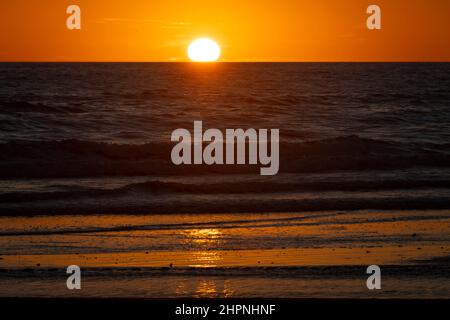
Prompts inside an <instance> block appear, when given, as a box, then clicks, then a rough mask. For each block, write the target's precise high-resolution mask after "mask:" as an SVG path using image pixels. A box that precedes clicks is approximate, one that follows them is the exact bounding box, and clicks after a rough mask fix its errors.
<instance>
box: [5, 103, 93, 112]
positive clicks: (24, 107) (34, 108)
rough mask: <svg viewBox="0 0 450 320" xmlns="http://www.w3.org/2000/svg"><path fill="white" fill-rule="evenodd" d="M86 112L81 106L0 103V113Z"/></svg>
mask: <svg viewBox="0 0 450 320" xmlns="http://www.w3.org/2000/svg"><path fill="white" fill-rule="evenodd" d="M86 111H87V110H86V109H85V108H84V107H83V106H82V105H67V104H64V105H54V106H51V105H48V104H44V103H41V102H39V103H32V102H28V101H3V102H0V113H7V114H10V113H44V114H47V113H48V114H66V113H83V112H86Z"/></svg>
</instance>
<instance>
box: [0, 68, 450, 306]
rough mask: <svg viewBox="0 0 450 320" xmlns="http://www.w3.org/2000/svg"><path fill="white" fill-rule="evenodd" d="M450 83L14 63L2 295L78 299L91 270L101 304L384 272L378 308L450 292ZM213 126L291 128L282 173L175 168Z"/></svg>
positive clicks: (429, 76)
mask: <svg viewBox="0 0 450 320" xmlns="http://www.w3.org/2000/svg"><path fill="white" fill-rule="evenodd" d="M449 88H450V64H449V63H217V64H190V63H1V64H0V226H1V227H0V248H1V249H0V271H3V272H0V283H2V282H3V283H4V284H7V285H5V286H1V285H0V296H11V295H17V296H52V295H56V294H58V295H65V294H68V293H67V292H66V291H64V288H63V286H64V285H65V281H62V282H61V281H59V277H64V276H65V270H63V267H64V266H66V265H69V264H73V263H77V264H79V265H80V266H81V267H83V266H84V267H85V268H86V270H87V271H86V272H87V274H88V277H91V278H90V279H92V281H91V282H88V284H87V286H88V288H90V290H87V291H84V292H83V293H82V294H81V295H83V294H84V295H88V296H105V295H108V296H109V295H111V296H127V297H128V296H132V297H179V296H182V297H197V296H199V297H216V296H227V297H228V296H231V297H248V296H250V297H260V296H264V297H271V296H273V297H338V296H339V297H341V296H348V297H361V296H367V295H368V296H369V297H370V296H371V295H373V294H374V293H372V292H370V291H367V289H365V278H364V277H365V276H366V274H365V267H367V266H368V265H370V264H372V263H373V264H380V265H384V266H386V274H387V275H388V280H387V284H388V286H389V285H390V286H391V287H390V289H389V290H388V291H385V292H381V293H379V294H378V296H382V297H384V296H387V297H418V296H419V297H421V296H422V295H419V293H418V292H420V294H423V295H425V296H426V297H439V296H446V297H450V286H449V285H448V283H450V282H449V281H448V279H449V277H450V264H449V262H448V261H449V260H448V257H449V256H450V246H449V243H450V232H449V231H450V223H449V219H450V90H449ZM200 120H201V121H203V126H204V127H205V128H218V129H221V130H225V129H226V128H242V129H244V130H246V129H248V128H255V129H259V128H267V129H279V130H280V170H279V173H278V174H277V175H274V176H260V175H259V168H260V166H259V165H210V166H208V165H191V166H189V165H181V166H176V165H174V164H173V163H172V162H171V158H170V153H171V149H172V147H173V146H174V143H173V142H171V140H170V137H171V133H172V132H173V130H175V129H178V128H186V129H188V130H191V131H192V130H193V122H194V121H200ZM55 274H56V276H55ZM113 278H114V279H115V278H117V279H118V280H117V281H118V282H117V283H118V285H117V286H115V285H113V284H111V283H110V282H111V281H110V280H111V279H113ZM105 279H106V280H105ZM360 279H362V280H361V281H360ZM130 283H131V284H133V285H132V286H130V285H129V284H130ZM143 283H145V284H146V285H145V287H143V285H142V284H143ZM61 284H62V287H61ZM89 286H90V287H89ZM275 287H277V288H278V289H273V288H275ZM268 288H271V290H269V289H268Z"/></svg>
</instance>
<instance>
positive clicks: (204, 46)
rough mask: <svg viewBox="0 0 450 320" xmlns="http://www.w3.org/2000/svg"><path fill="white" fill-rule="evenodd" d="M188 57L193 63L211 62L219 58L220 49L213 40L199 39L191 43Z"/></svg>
mask: <svg viewBox="0 0 450 320" xmlns="http://www.w3.org/2000/svg"><path fill="white" fill-rule="evenodd" d="M188 57H189V59H191V60H192V61H194V62H213V61H217V59H219V57H220V47H219V45H218V44H217V42H215V41H214V40H211V39H208V38H200V39H197V40H194V41H193V42H191V44H190V45H189V47H188Z"/></svg>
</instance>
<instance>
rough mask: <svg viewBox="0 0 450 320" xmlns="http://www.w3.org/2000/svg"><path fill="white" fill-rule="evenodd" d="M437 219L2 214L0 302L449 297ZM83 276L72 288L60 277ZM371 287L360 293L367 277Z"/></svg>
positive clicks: (356, 214) (431, 214)
mask: <svg viewBox="0 0 450 320" xmlns="http://www.w3.org/2000/svg"><path fill="white" fill-rule="evenodd" d="M449 219H450V215H449V212H448V211H445V210H440V211H423V210H422V211H384V212H383V211H370V210H367V211H348V212H337V211H336V212H314V213H311V212H304V213H271V214H249V215H240V214H210V215H205V214H197V215H136V216H133V215H123V216H120V215H119V216H117V215H113V216H84V217H81V216H53V217H52V216H45V217H27V218H24V217H2V218H0V220H1V221H0V222H1V224H2V233H1V236H0V244H1V247H2V250H3V251H2V252H1V254H2V255H0V271H1V272H0V284H1V285H0V296H3V297H6V296H28V297H48V296H53V297H58V296H78V297H147V298H164V297H294V298H298V297H320V298H324V297H326V298H328V297H334V298H337V297H353V298H359V297H361V298H363V297H366V298H367V297H369V298H370V297H391V298H392V297H395V298H439V297H443V296H449V295H450V285H449V283H450V281H448V280H449V278H450V267H449V264H448V257H449V256H450V246H449V242H450V233H449V231H450V224H449ZM72 264H76V265H79V266H80V267H81V269H82V290H81V291H76V292H74V291H70V290H67V288H66V277H67V274H66V272H65V268H66V267H67V266H68V265H72ZM372 264H376V265H379V266H380V267H381V270H382V284H383V285H382V290H379V291H369V290H368V289H367V288H366V279H367V276H368V275H367V274H366V268H367V266H369V265H372Z"/></svg>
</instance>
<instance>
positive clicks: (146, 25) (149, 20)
mask: <svg viewBox="0 0 450 320" xmlns="http://www.w3.org/2000/svg"><path fill="white" fill-rule="evenodd" d="M70 4H78V5H79V6H80V7H81V10H82V30H80V31H69V30H67V29H66V18H67V16H68V15H67V14H66V8H67V6H68V5H70ZM369 4H378V5H379V6H380V7H381V9H382V30H381V31H370V30H367V29H366V17H367V15H366V8H367V6H368V5H369ZM449 33H450V1H448V0H370V1H369V0H367V1H364V0H316V1H311V0H223V1H211V0H192V1H185V0H161V1H152V0H128V1H125V0H11V1H6V0H2V1H1V3H0V61H186V59H187V58H186V47H187V45H188V44H189V42H190V41H192V40H193V39H195V38H198V37H202V36H207V37H210V38H213V39H215V40H216V41H217V42H218V43H219V44H220V45H221V47H222V58H221V60H222V61H450V34H449Z"/></svg>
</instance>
